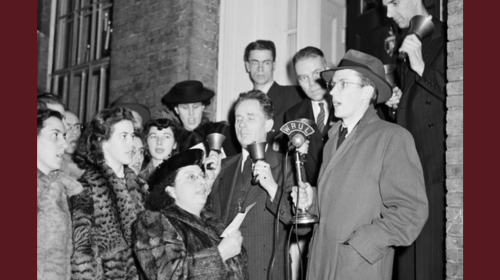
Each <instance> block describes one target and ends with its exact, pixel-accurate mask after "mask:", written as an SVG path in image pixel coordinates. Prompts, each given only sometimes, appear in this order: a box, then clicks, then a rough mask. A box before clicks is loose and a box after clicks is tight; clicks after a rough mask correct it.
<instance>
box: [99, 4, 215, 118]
mask: <svg viewBox="0 0 500 280" xmlns="http://www.w3.org/2000/svg"><path fill="white" fill-rule="evenodd" d="M219 5H220V0H210V1H208V0H207V1H203V0H148V1H146V0H136V1H129V0H124V1H114V9H113V24H112V26H113V35H112V39H111V51H112V53H111V73H110V97H109V101H110V102H113V101H114V100H115V99H116V98H118V97H119V96H120V95H122V94H131V95H134V96H135V97H136V98H137V99H138V100H139V102H141V103H143V104H144V105H146V106H148V107H149V108H150V110H151V113H152V116H153V118H156V117H158V116H160V115H162V112H163V110H165V106H163V105H162V104H161V103H160V99H161V97H162V96H163V95H164V94H165V93H167V92H168V91H169V90H170V89H171V88H172V86H173V85H174V84H175V83H177V82H180V81H184V80H188V79H194V80H200V81H202V82H203V84H204V85H205V87H207V88H210V89H212V90H214V91H215V85H216V82H217V56H218V41H219V37H218V36H219V35H218V34H219ZM212 102H215V98H214V99H213V100H212ZM214 108H216V107H215V104H213V103H212V105H211V106H209V107H208V108H207V110H206V115H207V116H208V117H209V118H210V119H213V117H212V116H214V115H215V114H214V110H215V109H214Z"/></svg>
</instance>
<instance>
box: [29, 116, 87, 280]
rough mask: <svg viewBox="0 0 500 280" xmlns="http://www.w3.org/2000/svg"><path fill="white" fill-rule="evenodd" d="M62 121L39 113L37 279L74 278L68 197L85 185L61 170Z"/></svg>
mask: <svg viewBox="0 0 500 280" xmlns="http://www.w3.org/2000/svg"><path fill="white" fill-rule="evenodd" d="M62 118H63V117H62V115H61V113H59V112H56V111H52V110H47V109H45V110H43V109H42V110H38V111H37V140H36V154H37V159H36V167H37V181H36V187H37V192H36V222H37V223H36V241H37V243H36V246H37V251H36V268H37V269H36V271H37V273H36V276H37V280H45V279H47V280H49V279H50V280H69V279H70V276H71V269H70V261H69V260H70V257H71V251H72V250H71V249H72V241H71V235H72V234H71V233H72V229H71V216H70V212H69V208H68V198H69V197H71V196H72V195H75V194H78V193H79V192H81V191H82V185H81V184H80V183H78V182H77V181H76V180H75V179H73V178H71V177H69V176H67V175H65V174H64V172H59V171H58V170H59V169H60V168H61V165H62V156H63V155H64V149H66V147H67V144H66V140H65V139H64V136H63V135H64V125H63V122H62Z"/></svg>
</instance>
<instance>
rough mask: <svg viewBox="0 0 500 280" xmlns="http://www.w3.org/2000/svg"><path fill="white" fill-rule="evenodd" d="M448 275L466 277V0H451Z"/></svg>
mask: <svg viewBox="0 0 500 280" xmlns="http://www.w3.org/2000/svg"><path fill="white" fill-rule="evenodd" d="M447 61H448V62H447V63H448V70H447V73H446V76H447V79H448V84H447V93H448V97H447V107H448V112H447V118H446V120H447V124H446V132H447V134H448V138H447V140H446V147H447V151H446V188H447V191H448V193H447V194H446V202H447V208H446V220H447V222H446V276H447V278H446V279H450V280H451V279H454V280H455V279H463V163H464V160H463V146H464V143H463V80H464V75H463V0H448V59H447Z"/></svg>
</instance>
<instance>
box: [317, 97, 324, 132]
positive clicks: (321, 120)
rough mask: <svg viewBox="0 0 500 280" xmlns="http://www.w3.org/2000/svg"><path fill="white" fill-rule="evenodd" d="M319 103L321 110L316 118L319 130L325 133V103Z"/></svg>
mask: <svg viewBox="0 0 500 280" xmlns="http://www.w3.org/2000/svg"><path fill="white" fill-rule="evenodd" d="M318 105H319V109H320V111H319V114H318V118H317V120H316V124H317V125H318V129H319V132H320V133H321V134H323V129H325V108H324V107H323V106H325V104H323V102H320V103H318Z"/></svg>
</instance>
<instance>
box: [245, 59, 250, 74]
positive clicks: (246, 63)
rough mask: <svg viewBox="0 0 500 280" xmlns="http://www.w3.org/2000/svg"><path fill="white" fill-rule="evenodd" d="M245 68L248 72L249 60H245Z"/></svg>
mask: <svg viewBox="0 0 500 280" xmlns="http://www.w3.org/2000/svg"><path fill="white" fill-rule="evenodd" d="M245 70H247V73H250V62H248V61H245Z"/></svg>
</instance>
